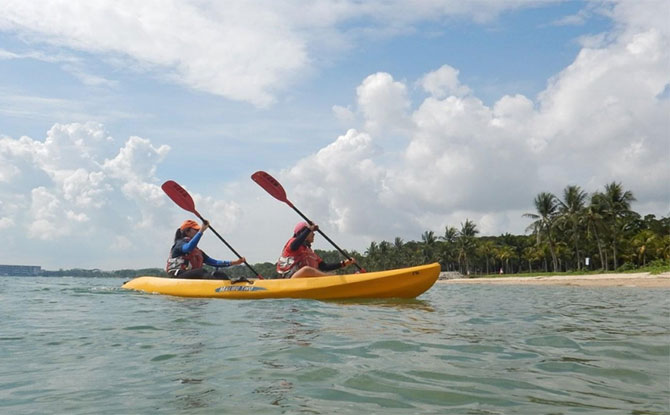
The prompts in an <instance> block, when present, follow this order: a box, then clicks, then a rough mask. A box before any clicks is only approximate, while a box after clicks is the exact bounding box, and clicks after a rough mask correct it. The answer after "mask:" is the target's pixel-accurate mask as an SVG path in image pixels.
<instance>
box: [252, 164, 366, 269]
mask: <svg viewBox="0 0 670 415" xmlns="http://www.w3.org/2000/svg"><path fill="white" fill-rule="evenodd" d="M251 179H252V180H253V181H255V182H256V183H258V185H259V186H260V187H262V188H263V189H265V191H266V192H268V193H270V195H271V196H272V197H274V198H275V199H277V200H279V201H281V202H284V203H286V204H287V205H289V206H290V207H291V208H293V210H295V211H296V212H297V213H298V215H300V216H301V217H302V218H303V219H305V221H306V222H307V223H309V224H310V225H313V224H314V222H312V221H311V220H309V219H308V218H307V216H305V215H303V213H302V212H301V211H299V210H298V208H297V207H295V206H294V205H293V203H291V201H290V200H288V198H287V197H286V191H285V190H284V188H283V187H282V185H281V183H279V182H278V181H277V180H276V179H275V178H274V177H272V176H270V174H268V173H266V172H264V171H257V172H256V173H254V174H252V175H251ZM316 231H317V232H319V233H320V234H321V236H323V237H324V238H325V239H326V240H327V241H328V242H330V244H331V245H333V246H334V247H335V248H336V249H337V250H338V251H340V253H341V254H342V255H344V257H345V258H347V259H349V260H351V257H350V256H349V255H348V254H347V253H346V252H344V251H343V250H342V249H341V248H340V247H339V246H337V244H335V242H333V241H332V240H331V239H330V238H329V237H328V236H326V234H325V233H323V231H322V230H321V229H320V228H317V229H316ZM354 265H356V266H357V267H358V269H359V270H361V272H365V269H363V268H362V267H361V266H360V265H358V263H357V262H354Z"/></svg>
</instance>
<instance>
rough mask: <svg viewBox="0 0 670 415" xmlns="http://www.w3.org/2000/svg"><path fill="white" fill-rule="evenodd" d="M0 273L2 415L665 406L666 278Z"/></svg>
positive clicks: (669, 333) (669, 339)
mask: <svg viewBox="0 0 670 415" xmlns="http://www.w3.org/2000/svg"><path fill="white" fill-rule="evenodd" d="M122 283H123V281H122V280H120V279H111V278H98V279H96V278H42V277H36V278H26V277H0V313H1V317H2V319H1V320H0V413H2V414H115V415H116V414H174V413H188V414H223V413H231V414H284V413H286V414H333V413H337V414H366V415H369V414H668V413H669V412H670V306H669V298H670V290H668V289H642V288H623V287H612V288H603V287H598V288H584V287H556V286H551V287H538V286H498V285H496V286H486V285H473V286H469V285H448V284H436V285H435V286H434V287H433V288H431V289H430V290H429V291H428V292H427V293H425V294H423V295H422V296H420V297H419V298H418V299H416V300H373V301H329V302H323V301H312V300H292V299H286V300H256V301H234V300H218V299H188V298H177V297H169V296H161V295H151V294H143V293H138V292H132V291H126V290H122V289H121V288H120V286H121V285H122Z"/></svg>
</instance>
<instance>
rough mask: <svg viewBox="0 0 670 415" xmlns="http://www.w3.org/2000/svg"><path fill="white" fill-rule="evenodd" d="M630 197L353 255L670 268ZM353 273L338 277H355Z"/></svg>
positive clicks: (453, 264)
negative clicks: (496, 230)
mask: <svg viewBox="0 0 670 415" xmlns="http://www.w3.org/2000/svg"><path fill="white" fill-rule="evenodd" d="M634 201H635V197H634V195H633V193H632V192H631V191H629V190H624V189H623V187H622V185H621V183H616V182H612V183H609V184H607V185H605V186H604V188H603V190H602V191H600V190H599V191H596V192H593V193H591V194H589V193H587V192H586V191H584V190H582V189H581V188H580V187H579V186H575V185H570V186H567V187H566V188H565V189H564V190H563V193H562V195H561V196H560V197H559V196H556V195H554V194H552V193H549V192H542V193H540V194H538V195H537V196H536V197H535V199H534V200H533V203H534V207H535V210H534V211H533V212H528V213H525V214H524V215H523V216H524V217H526V218H528V219H529V220H530V224H529V225H528V228H527V229H526V234H524V235H512V234H509V233H505V234H502V235H500V236H478V234H479V230H478V229H477V224H476V223H475V222H473V221H471V220H470V219H466V220H465V222H462V223H461V224H460V227H458V228H457V227H454V226H446V227H445V229H444V231H443V232H442V233H441V234H436V233H435V232H434V231H432V230H429V231H425V232H424V233H423V234H422V235H421V240H420V241H404V240H403V239H402V238H399V237H396V238H395V239H394V240H393V241H390V242H389V241H381V242H376V241H373V242H371V243H370V245H369V246H368V248H367V249H366V250H365V251H364V252H363V253H359V252H357V251H351V252H350V255H351V256H353V257H355V258H356V259H357V261H358V263H359V264H360V265H361V266H362V267H363V268H365V269H366V270H368V271H378V270H386V269H394V268H403V267H407V266H413V265H420V264H426V263H431V262H439V263H440V264H441V266H442V271H458V272H460V273H462V274H464V275H474V274H479V275H481V274H497V273H500V272H503V273H505V274H511V273H536V272H565V271H571V272H574V271H577V272H580V271H585V270H589V271H594V270H595V271H597V270H602V271H614V270H616V271H625V270H633V269H637V268H641V267H645V266H648V265H649V264H650V263H651V264H653V265H658V266H660V267H664V268H667V269H670V216H668V217H662V218H660V219H657V218H656V216H655V215H650V214H648V215H645V216H641V215H640V214H639V213H637V212H635V211H633V210H632V209H631V203H632V202H634ZM316 253H317V254H318V255H319V256H321V258H323V259H324V260H325V261H326V262H338V261H340V260H341V259H342V258H341V255H340V254H339V253H338V252H337V251H335V250H332V251H328V250H316ZM253 268H254V269H255V270H256V271H258V272H259V273H260V274H261V275H263V276H264V277H266V278H273V277H276V276H277V273H276V270H275V264H274V263H271V262H264V263H257V264H253ZM352 270H353V267H348V268H347V269H345V270H339V271H338V273H345V272H352ZM225 271H226V273H228V274H229V275H230V276H231V277H239V276H247V277H249V273H250V272H249V270H248V269H247V268H246V267H244V266H238V267H231V268H227V269H226V270H225ZM43 275H49V276H61V275H70V276H99V277H123V278H133V277H135V276H138V275H163V276H167V275H166V274H165V272H164V270H162V269H159V268H150V269H144V270H119V271H111V272H105V271H100V270H80V269H76V270H60V271H43Z"/></svg>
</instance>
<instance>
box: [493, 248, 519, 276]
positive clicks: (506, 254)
mask: <svg viewBox="0 0 670 415" xmlns="http://www.w3.org/2000/svg"><path fill="white" fill-rule="evenodd" d="M515 255H516V251H515V250H514V248H512V247H511V246H509V245H503V246H499V247H498V248H496V257H497V258H498V259H499V260H500V267H501V268H503V267H504V269H505V273H509V260H510V258H513V257H514V256H515Z"/></svg>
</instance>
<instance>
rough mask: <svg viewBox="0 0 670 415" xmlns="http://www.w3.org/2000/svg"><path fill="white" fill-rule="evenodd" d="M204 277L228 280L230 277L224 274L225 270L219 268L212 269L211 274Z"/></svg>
mask: <svg viewBox="0 0 670 415" xmlns="http://www.w3.org/2000/svg"><path fill="white" fill-rule="evenodd" d="M205 278H207V279H208V280H229V279H230V277H229V276H228V274H226V273H225V272H223V271H221V270H218V269H217V270H216V271H214V272H213V273H212V275H211V276H209V277H205Z"/></svg>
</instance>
